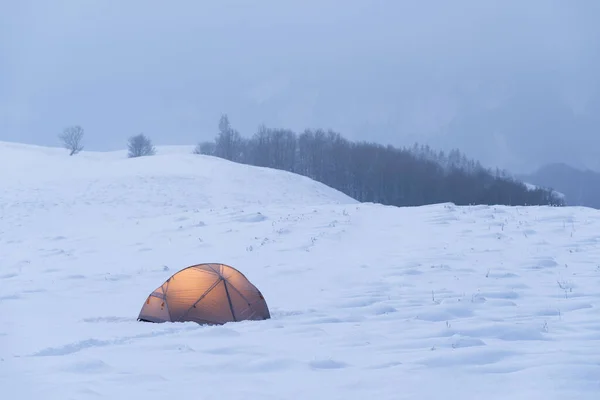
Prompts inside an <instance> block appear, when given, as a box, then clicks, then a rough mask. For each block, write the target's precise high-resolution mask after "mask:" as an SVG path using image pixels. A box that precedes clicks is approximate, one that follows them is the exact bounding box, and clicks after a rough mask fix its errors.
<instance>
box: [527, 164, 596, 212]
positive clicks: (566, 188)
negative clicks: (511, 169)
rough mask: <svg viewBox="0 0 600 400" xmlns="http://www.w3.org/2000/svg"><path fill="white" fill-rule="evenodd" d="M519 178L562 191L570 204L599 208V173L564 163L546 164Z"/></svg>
mask: <svg viewBox="0 0 600 400" xmlns="http://www.w3.org/2000/svg"><path fill="white" fill-rule="evenodd" d="M519 179H521V180H523V181H527V182H530V183H532V184H534V185H539V186H544V187H550V188H552V189H554V190H557V191H559V192H562V193H563V194H564V195H565V201H566V203H567V204H568V205H570V206H586V207H592V208H597V209H600V173H598V172H595V171H591V170H589V169H586V170H582V169H577V168H574V167H572V166H570V165H567V164H564V163H552V164H546V165H544V166H543V167H541V168H539V169H538V170H537V171H535V172H534V173H532V174H529V175H521V176H519Z"/></svg>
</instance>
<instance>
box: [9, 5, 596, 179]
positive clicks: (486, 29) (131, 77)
mask: <svg viewBox="0 0 600 400" xmlns="http://www.w3.org/2000/svg"><path fill="white" fill-rule="evenodd" d="M0 5H1V6H0V57H1V58H0V140H7V141H19V142H26V143H34V144H41V145H58V141H57V135H58V134H59V133H60V132H61V130H62V129H63V128H64V127H65V126H67V125H71V124H80V125H82V126H83V127H84V129H85V131H86V140H85V144H86V148H87V149H90V150H111V149H120V148H124V147H125V143H126V140H127V138H128V137H129V136H131V135H134V134H137V133H140V132H143V133H146V134H147V135H149V136H150V137H151V138H152V139H153V140H154V142H155V144H195V143H196V142H198V141H201V140H208V139H212V138H213V137H214V135H215V133H216V130H217V126H218V120H219V116H220V115H221V114H222V113H227V114H228V115H229V117H230V120H231V123H232V125H233V126H234V127H235V128H237V129H238V130H239V131H240V132H241V133H242V134H243V135H245V136H250V135H252V134H253V133H254V131H255V130H256V128H257V127H258V125H259V124H261V123H264V124H266V125H267V126H271V127H288V128H292V129H294V130H296V131H299V132H300V131H302V130H303V129H305V128H325V129H328V128H331V129H334V130H337V131H339V132H340V133H342V134H343V135H345V136H346V137H348V138H351V139H365V140H373V141H378V142H384V143H391V144H395V145H409V144H412V143H413V142H415V141H419V142H422V143H428V144H430V145H432V146H434V147H436V148H440V149H442V148H444V149H447V148H452V147H458V148H460V149H462V150H464V151H465V152H466V153H467V154H468V155H470V156H472V157H475V158H478V159H481V160H482V161H483V162H484V163H485V164H486V165H490V166H492V165H493V166H496V165H497V166H501V167H507V168H510V169H512V170H513V171H515V172H521V171H527V170H530V169H532V168H535V167H537V166H538V165H540V164H542V163H546V162H552V161H564V162H569V163H571V164H574V165H580V166H581V165H586V166H589V167H592V168H596V169H600V157H598V149H600V72H599V71H600V24H598V21H600V1H598V0H569V1H559V0H519V1H500V0H497V1H491V0H490V1H485V0H479V1H476V0H469V1H467V0H454V1H447V0H437V1H427V0H421V1H404V0H387V1H384V0H343V1H342V0H337V1H333V0H298V1H292V0H287V1H283V0H279V1H276V0H247V1H241V0H238V1H234V0H214V1H211V2H208V1H203V0H177V1H170V2H167V1H158V0H53V1H46V0H37V1H33V0H18V1H17V0H12V1H11V0H0Z"/></svg>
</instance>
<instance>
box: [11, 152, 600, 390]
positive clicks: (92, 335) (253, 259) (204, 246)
mask: <svg viewBox="0 0 600 400" xmlns="http://www.w3.org/2000/svg"><path fill="white" fill-rule="evenodd" d="M157 150H158V154H157V155H156V156H152V157H143V158H138V159H127V158H126V156H125V152H115V153H90V152H82V153H81V154H79V155H77V156H73V157H69V156H68V153H67V152H66V151H65V150H64V149H49V148H38V147H33V146H25V145H17V144H12V143H0V182H2V192H1V196H0V248H1V249H2V252H1V253H0V385H1V387H2V389H3V390H2V394H3V396H2V397H3V398H4V399H11V400H12V399H45V400H51V399H57V400H58V399H60V400H65V399H184V398H199V399H228V400H231V399H327V400H330V399H378V400H382V399H394V400H399V399H447V400H452V399H460V400H464V399H472V400H479V399H484V400H491V399H507V398H509V399H511V400H521V399H522V400H534V399H544V400H558V399H560V400H566V399H586V400H587V399H598V393H600V318H599V317H600V314H599V312H598V306H599V305H600V302H599V298H600V212H599V211H597V210H592V209H587V208H577V207H566V208H552V207H528V208H526V207H504V206H471V207H456V206H454V205H452V204H439V205H433V206H425V207H407V208H398V207H387V206H382V205H376V204H359V203H357V202H355V201H354V200H352V199H350V198H348V197H347V196H345V195H343V194H341V193H339V192H337V191H335V190H332V189H330V188H328V187H326V186H324V185H321V184H319V183H316V182H314V181H311V180H310V179H307V178H304V177H300V176H297V175H294V174H290V173H285V172H281V171H274V170H270V169H265V168H255V167H251V166H246V165H241V164H235V163H231V162H227V161H225V160H220V159H216V158H212V157H207V156H199V155H192V154H189V153H190V151H191V148H187V147H170V148H164V147H159V148H157ZM202 262H223V263H227V264H230V265H232V266H234V267H236V268H238V269H239V270H240V271H241V272H242V273H244V274H245V275H246V276H247V277H248V278H249V279H250V281H252V282H253V283H254V284H255V285H256V286H257V287H258V288H259V289H260V290H261V291H262V293H263V294H264V296H265V298H266V300H267V303H268V305H269V307H270V309H271V313H272V319H270V320H266V321H253V322H249V321H244V322H237V323H230V324H226V325H223V326H210V327H209V326H200V325H197V324H194V323H165V324H151V323H143V322H138V321H136V317H137V315H138V313H139V311H140V309H141V307H142V304H143V302H144V301H145V299H146V297H147V296H148V294H149V293H150V292H151V291H152V290H154V289H155V288H156V287H157V286H159V285H160V284H161V283H162V282H163V281H164V280H165V279H167V278H168V277H169V276H171V275H172V274H173V273H175V272H177V271H178V270H180V269H182V268H184V267H186V266H189V265H191V264H195V263H202Z"/></svg>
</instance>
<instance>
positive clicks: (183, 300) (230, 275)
mask: <svg viewBox="0 0 600 400" xmlns="http://www.w3.org/2000/svg"><path fill="white" fill-rule="evenodd" d="M270 317H271V315H270V313H269V308H268V307H267V303H266V301H265V299H264V298H263V296H262V294H261V293H260V290H258V289H257V288H256V287H255V286H254V285H253V284H252V283H250V281H249V280H248V279H247V278H246V277H245V276H244V275H243V274H242V273H241V272H239V271H238V270H236V269H235V268H233V267H230V266H229V265H224V264H198V265H193V266H191V267H187V268H185V269H182V270H181V271H179V272H177V273H175V274H174V275H173V276H171V277H170V278H169V279H167V281H166V282H165V283H163V284H162V285H161V286H160V287H159V288H157V289H156V290H154V292H152V293H151V294H150V295H149V296H148V299H147V300H146V302H145V303H144V305H143V307H142V310H141V311H140V314H139V316H138V321H145V322H168V321H170V322H184V321H193V322H197V323H199V324H210V325H221V324H225V323H227V322H234V321H243V320H263V319H269V318H270Z"/></svg>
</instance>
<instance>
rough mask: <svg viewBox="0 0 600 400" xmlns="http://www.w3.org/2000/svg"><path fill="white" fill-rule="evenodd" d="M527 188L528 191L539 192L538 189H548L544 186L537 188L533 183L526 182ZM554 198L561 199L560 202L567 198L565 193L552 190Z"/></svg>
mask: <svg viewBox="0 0 600 400" xmlns="http://www.w3.org/2000/svg"><path fill="white" fill-rule="evenodd" d="M524 184H525V187H526V188H527V190H537V189H546V188H544V187H542V186H537V185H534V184H532V183H529V182H524ZM552 196H554V198H555V199H559V200H565V199H566V196H565V194H564V193H562V192H559V191H556V190H552Z"/></svg>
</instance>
